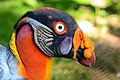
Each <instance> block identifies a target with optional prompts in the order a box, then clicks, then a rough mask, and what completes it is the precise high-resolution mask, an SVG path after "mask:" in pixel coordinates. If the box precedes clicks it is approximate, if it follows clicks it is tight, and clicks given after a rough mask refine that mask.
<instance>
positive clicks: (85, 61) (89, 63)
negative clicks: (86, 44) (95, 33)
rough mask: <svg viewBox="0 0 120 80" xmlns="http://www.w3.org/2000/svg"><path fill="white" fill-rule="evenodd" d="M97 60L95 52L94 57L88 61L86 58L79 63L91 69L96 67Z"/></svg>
mask: <svg viewBox="0 0 120 80" xmlns="http://www.w3.org/2000/svg"><path fill="white" fill-rule="evenodd" d="M95 60H96V59H95V53H94V52H93V53H92V55H91V57H90V58H89V59H86V58H85V59H82V60H80V61H79V63H81V64H82V65H84V66H86V67H89V68H91V67H93V66H94V64H95Z"/></svg>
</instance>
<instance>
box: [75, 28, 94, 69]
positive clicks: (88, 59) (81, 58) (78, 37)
mask: <svg viewBox="0 0 120 80" xmlns="http://www.w3.org/2000/svg"><path fill="white" fill-rule="evenodd" d="M73 47H74V53H73V59H74V60H77V61H78V62H79V63H81V64H83V65H84V66H87V67H92V66H93V65H94V64H95V54H94V45H93V43H92V41H91V40H90V39H89V38H88V37H86V36H84V35H83V33H82V31H81V30H80V29H79V28H78V29H77V30H76V31H75V33H74V38H73ZM80 49H81V50H83V53H82V54H81V51H80ZM79 51H80V52H79Z"/></svg>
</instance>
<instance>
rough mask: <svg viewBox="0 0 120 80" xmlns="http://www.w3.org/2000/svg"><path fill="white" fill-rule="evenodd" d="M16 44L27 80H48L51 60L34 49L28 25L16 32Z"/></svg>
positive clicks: (36, 48)
mask: <svg viewBox="0 0 120 80" xmlns="http://www.w3.org/2000/svg"><path fill="white" fill-rule="evenodd" d="M16 44H17V49H18V52H19V55H20V58H21V61H22V64H23V66H24V68H25V69H24V70H25V71H23V72H26V75H27V79H28V80H49V79H50V70H51V58H50V57H48V56H46V55H44V54H43V52H42V51H40V50H39V49H38V47H36V45H35V43H34V40H33V33H32V29H31V27H30V25H28V24H26V25H24V26H23V27H22V28H21V30H20V31H19V32H18V36H17V40H16ZM21 69H22V68H21Z"/></svg>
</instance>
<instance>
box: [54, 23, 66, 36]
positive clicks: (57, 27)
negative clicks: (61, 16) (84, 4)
mask: <svg viewBox="0 0 120 80" xmlns="http://www.w3.org/2000/svg"><path fill="white" fill-rule="evenodd" d="M53 30H54V32H55V33H57V34H59V35H62V34H65V33H66V31H67V27H66V25H65V24H64V23H63V22H61V21H57V22H55V23H54V25H53Z"/></svg>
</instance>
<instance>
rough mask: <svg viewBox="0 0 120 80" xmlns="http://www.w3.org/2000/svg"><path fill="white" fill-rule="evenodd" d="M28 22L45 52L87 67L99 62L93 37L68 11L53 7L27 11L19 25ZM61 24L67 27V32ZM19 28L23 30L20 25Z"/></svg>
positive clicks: (39, 45) (38, 43) (38, 44)
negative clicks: (87, 35) (86, 32)
mask: <svg viewBox="0 0 120 80" xmlns="http://www.w3.org/2000/svg"><path fill="white" fill-rule="evenodd" d="M26 23H27V24H30V25H31V27H32V28H33V31H34V34H33V35H34V41H35V43H36V45H37V47H39V48H40V50H42V51H43V53H44V54H46V55H48V56H51V57H64V58H69V59H73V60H76V61H78V62H79V63H81V64H83V65H85V66H87V67H92V66H93V65H94V64H95V55H94V45H93V43H92V41H91V40H90V39H89V38H88V37H86V36H85V35H84V34H83V33H82V31H81V30H80V28H79V26H78V25H77V24H76V22H75V20H74V19H73V18H72V17H71V16H69V15H68V14H66V13H64V12H62V11H59V10H56V9H53V8H41V9H38V10H35V11H30V12H27V13H26V14H25V15H24V16H23V17H22V18H21V19H20V20H19V21H18V23H17V24H16V26H22V25H24V24H26ZM59 25H60V26H59ZM61 25H62V26H61ZM59 27H63V31H64V32H62V31H61V30H62V28H59ZM15 28H16V31H19V28H18V27H15ZM56 30H58V31H60V32H58V31H56Z"/></svg>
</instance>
